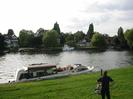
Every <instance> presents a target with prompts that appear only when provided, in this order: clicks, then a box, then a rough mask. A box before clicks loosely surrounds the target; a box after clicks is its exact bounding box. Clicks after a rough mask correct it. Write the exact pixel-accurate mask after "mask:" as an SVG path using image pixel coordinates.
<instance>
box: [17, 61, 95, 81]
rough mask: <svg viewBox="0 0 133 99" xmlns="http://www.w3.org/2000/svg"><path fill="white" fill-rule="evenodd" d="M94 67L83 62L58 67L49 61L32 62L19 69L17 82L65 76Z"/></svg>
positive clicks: (89, 70)
mask: <svg viewBox="0 0 133 99" xmlns="http://www.w3.org/2000/svg"><path fill="white" fill-rule="evenodd" d="M93 69H94V66H83V65H81V64H74V65H67V66H65V67H57V66H56V65H54V64H47V63H39V64H30V65H29V66H27V67H24V68H23V69H19V70H17V72H16V78H15V82H21V81H32V80H43V79H52V78H59V77H65V76H69V75H77V74H82V73H89V72H91V71H93Z"/></svg>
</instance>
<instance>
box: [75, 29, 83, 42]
mask: <svg viewBox="0 0 133 99" xmlns="http://www.w3.org/2000/svg"><path fill="white" fill-rule="evenodd" d="M84 37H85V34H84V33H83V32H82V31H77V32H76V33H75V34H74V41H75V42H79V41H81V40H83V39H84Z"/></svg>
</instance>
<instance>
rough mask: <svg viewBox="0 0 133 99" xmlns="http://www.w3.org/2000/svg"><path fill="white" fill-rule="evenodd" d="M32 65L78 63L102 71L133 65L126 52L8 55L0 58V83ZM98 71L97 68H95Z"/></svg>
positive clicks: (129, 53) (130, 53)
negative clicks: (20, 69) (24, 67)
mask: <svg viewBox="0 0 133 99" xmlns="http://www.w3.org/2000/svg"><path fill="white" fill-rule="evenodd" d="M33 63H50V64H57V66H65V65H68V64H75V63H80V64H84V65H90V66H98V67H100V68H103V69H112V68H119V67H123V66H128V65H131V64H132V65H133V53H132V52H128V51H105V52H92V51H71V52H60V53H39V54H38V53H36V54H35V53H34V54H27V53H25V54H20V53H10V54H6V55H3V56H0V83H4V82H8V81H9V80H11V79H14V76H15V71H16V70H17V69H19V68H22V67H23V66H27V65H28V64H33ZM97 70H98V68H97Z"/></svg>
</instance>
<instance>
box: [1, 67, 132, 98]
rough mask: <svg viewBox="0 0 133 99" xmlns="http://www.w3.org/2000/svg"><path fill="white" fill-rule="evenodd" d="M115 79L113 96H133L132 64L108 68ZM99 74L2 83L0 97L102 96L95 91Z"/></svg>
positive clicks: (112, 89) (112, 88) (112, 90)
mask: <svg viewBox="0 0 133 99" xmlns="http://www.w3.org/2000/svg"><path fill="white" fill-rule="evenodd" d="M109 75H110V76H111V77H112V78H113V79H114V80H115V82H114V84H113V85H111V96H112V99H133V66H132V67H128V68H122V69H115V70H111V71H109ZM99 77H100V73H99V72H98V73H92V74H82V75H77V76H71V77H66V78H61V79H53V80H44V81H34V82H24V83H16V84H1V85H0V99H101V97H100V96H99V95H96V94H94V89H95V86H96V80H97V79H98V78H99Z"/></svg>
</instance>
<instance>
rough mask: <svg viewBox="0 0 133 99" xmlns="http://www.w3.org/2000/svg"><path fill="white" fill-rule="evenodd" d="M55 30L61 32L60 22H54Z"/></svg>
mask: <svg viewBox="0 0 133 99" xmlns="http://www.w3.org/2000/svg"><path fill="white" fill-rule="evenodd" d="M53 30H56V31H57V33H59V34H60V27H59V24H58V23H57V22H56V23H55V24H54V28H53Z"/></svg>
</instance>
